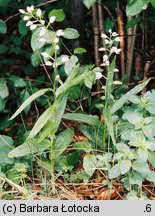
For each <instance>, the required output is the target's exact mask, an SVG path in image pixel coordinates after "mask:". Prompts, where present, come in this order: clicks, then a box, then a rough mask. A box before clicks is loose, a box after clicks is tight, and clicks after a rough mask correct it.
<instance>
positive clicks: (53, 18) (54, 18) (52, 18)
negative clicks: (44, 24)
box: [49, 16, 56, 24]
mask: <svg viewBox="0 0 155 216" xmlns="http://www.w3.org/2000/svg"><path fill="white" fill-rule="evenodd" d="M55 20H56V16H51V17H50V20H49V22H50V23H51V24H52V23H54V21H55Z"/></svg>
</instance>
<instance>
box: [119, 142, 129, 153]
mask: <svg viewBox="0 0 155 216" xmlns="http://www.w3.org/2000/svg"><path fill="white" fill-rule="evenodd" d="M116 149H117V151H119V152H122V153H124V154H128V153H129V152H130V149H129V146H127V144H124V143H117V144H116Z"/></svg>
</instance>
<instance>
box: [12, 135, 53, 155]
mask: <svg viewBox="0 0 155 216" xmlns="http://www.w3.org/2000/svg"><path fill="white" fill-rule="evenodd" d="M50 145H51V141H50V140H48V139H44V140H42V141H41V142H38V139H33V140H29V141H27V142H25V143H24V144H22V145H20V146H18V147H16V148H15V149H13V150H12V151H10V152H9V154H8V156H9V157H10V158H13V157H16V158H18V157H24V156H28V155H33V154H41V153H43V151H44V150H46V149H48V148H49V147H50Z"/></svg>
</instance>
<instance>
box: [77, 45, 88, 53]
mask: <svg viewBox="0 0 155 216" xmlns="http://www.w3.org/2000/svg"><path fill="white" fill-rule="evenodd" d="M86 52H87V50H86V49H84V48H82V47H78V48H75V49H74V54H82V53H86Z"/></svg>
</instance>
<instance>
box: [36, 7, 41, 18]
mask: <svg viewBox="0 0 155 216" xmlns="http://www.w3.org/2000/svg"><path fill="white" fill-rule="evenodd" d="M41 14H42V11H41V10H40V9H38V10H37V12H36V15H37V16H38V17H41Z"/></svg>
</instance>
